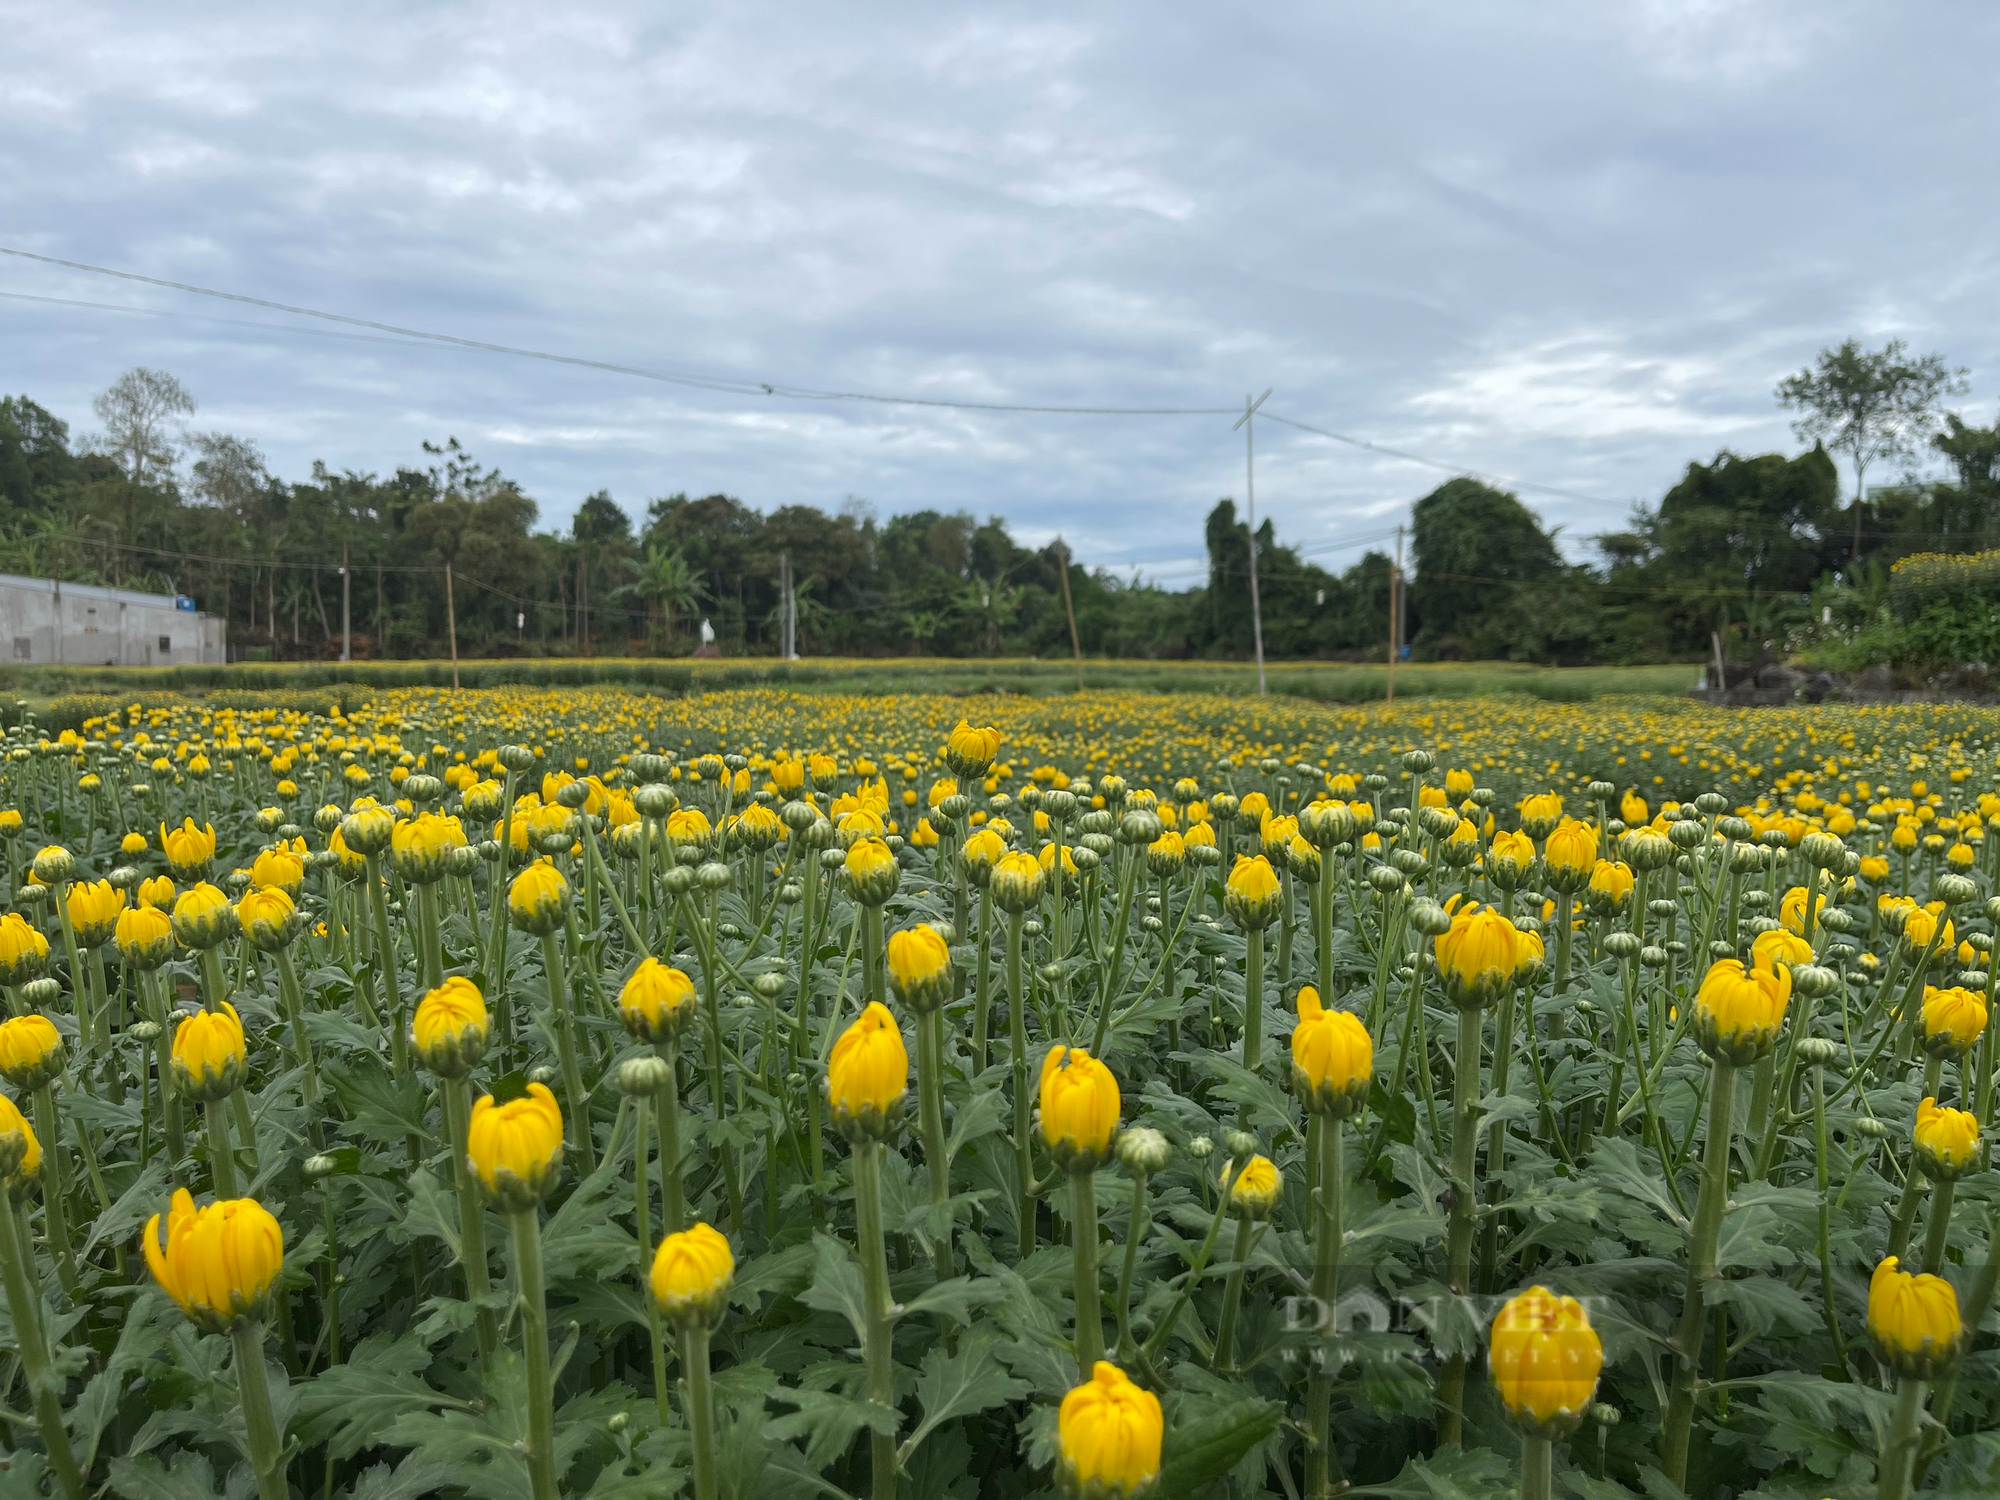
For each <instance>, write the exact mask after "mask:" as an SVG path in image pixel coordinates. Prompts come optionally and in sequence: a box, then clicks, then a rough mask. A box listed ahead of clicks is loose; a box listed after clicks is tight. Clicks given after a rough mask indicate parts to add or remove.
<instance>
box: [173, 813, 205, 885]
mask: <svg viewBox="0 0 2000 1500" xmlns="http://www.w3.org/2000/svg"><path fill="white" fill-rule="evenodd" d="M160 848H161V850H162V851H163V852H164V853H165V854H166V856H167V864H168V866H169V867H170V868H171V869H172V870H173V872H174V879H176V880H184V881H195V880H205V879H207V877H208V867H209V865H210V863H211V862H212V861H213V860H214V859H215V825H214V824H212V823H203V824H201V825H200V826H199V827H197V826H196V825H195V821H194V819H193V818H184V819H182V820H181V826H180V827H178V828H169V827H167V825H166V824H164V823H162V824H161V825H160Z"/></svg>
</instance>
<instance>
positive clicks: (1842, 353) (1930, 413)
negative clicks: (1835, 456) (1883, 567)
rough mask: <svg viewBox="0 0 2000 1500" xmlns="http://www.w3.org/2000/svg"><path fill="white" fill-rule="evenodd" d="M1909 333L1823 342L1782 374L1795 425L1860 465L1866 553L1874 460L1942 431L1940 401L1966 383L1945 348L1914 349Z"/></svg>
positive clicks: (1857, 512) (1905, 452)
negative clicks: (1883, 339) (1832, 344)
mask: <svg viewBox="0 0 2000 1500" xmlns="http://www.w3.org/2000/svg"><path fill="white" fill-rule="evenodd" d="M1909 351H1910V346H1909V344H1908V343H1907V342H1906V341H1905V340H1903V339H1891V340H1889V342H1888V343H1886V344H1884V345H1883V346H1882V347H1881V348H1880V349H1863V348H1862V347H1861V341H1860V340H1859V339H1847V340H1844V341H1843V342H1842V343H1841V344H1840V345H1839V346H1838V347H1837V348H1832V349H1822V350H1820V352H1819V360H1818V362H1817V363H1815V364H1812V365H1808V366H1807V367H1806V368H1805V369H1803V370H1800V371H1799V372H1798V373H1797V374H1795V375H1787V376H1786V377H1785V378H1784V379H1783V380H1781V381H1779V382H1778V389H1777V398H1778V402H1779V404H1780V405H1781V406H1786V407H1790V408H1791V409H1792V410H1794V411H1796V412H1798V413H1799V416H1798V418H1797V419H1796V420H1794V421H1793V423H1792V430H1793V431H1794V432H1795V433H1797V434H1798V436H1799V438H1800V439H1801V440H1802V441H1804V442H1808V443H1824V444H1825V445H1826V446H1827V447H1828V448H1830V449H1832V450H1833V451H1834V452H1835V453H1840V454H1844V455H1846V457H1847V460H1848V462H1849V463H1851V464H1852V465H1853V466H1854V545H1853V549H1852V551H1851V553H1850V554H1849V556H1850V560H1851V561H1855V562H1858V561H1860V558H1861V508H1862V506H1863V504H1864V503H1866V500H1867V490H1866V488H1865V485H1866V481H1867V475H1868V469H1869V466H1870V465H1872V464H1876V463H1880V462H1884V461H1886V460H1889V459H1896V458H1905V459H1907V458H1910V457H1912V456H1913V455H1914V454H1915V453H1916V451H1917V448H1918V446H1919V445H1920V444H1921V443H1923V442H1924V441H1925V440H1927V439H1928V438H1929V437H1930V436H1931V435H1932V434H1933V433H1935V432H1936V431H1937V427H1938V421H1939V415H1938V403H1939V402H1941V401H1943V400H1944V398H1945V397H1946V396H1955V395H1958V394H1960V393H1962V392H1963V391H1964V390H1965V371H1964V370H1962V369H1957V370H1954V369H1952V368H1950V367H1949V366H1947V365H1946V364H1945V362H1944V356H1942V355H1939V354H1925V355H1920V356H1916V357H1912V356H1911V354H1910V352H1909Z"/></svg>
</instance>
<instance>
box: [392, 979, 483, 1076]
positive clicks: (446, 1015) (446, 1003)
mask: <svg viewBox="0 0 2000 1500" xmlns="http://www.w3.org/2000/svg"><path fill="white" fill-rule="evenodd" d="M490 1034H491V1023H490V1021H489V1020H488V1017H487V1014H486V997H485V996H484V995H482V994H481V993H480V992H479V986H478V985H476V984H474V983H473V982H472V981H471V980H470V979H467V978H465V977H464V976H462V975H454V976H452V977H451V978H450V979H447V980H446V981H445V982H444V983H443V984H441V985H439V986H438V987H437V988H436V989H434V990H430V991H428V992H427V993H426V994H425V995H424V998H423V999H422V1000H419V1001H418V1002H417V1010H416V1014H415V1016H413V1017H412V1018H411V1021H410V1042H411V1046H412V1048H413V1049H414V1051H415V1053H416V1057H417V1061H418V1062H420V1063H422V1064H423V1065H424V1067H426V1068H428V1069H429V1070H430V1071H431V1072H433V1073H435V1074H437V1076H438V1077H440V1078H463V1077H464V1076H465V1075H466V1074H467V1073H470V1072H471V1071H472V1070H473V1068H475V1067H476V1066H478V1063H479V1060H480V1058H482V1057H484V1056H485V1055H486V1043H487V1040H488V1038H489V1036H490Z"/></svg>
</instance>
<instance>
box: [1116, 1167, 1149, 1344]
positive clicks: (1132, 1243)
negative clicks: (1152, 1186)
mask: <svg viewBox="0 0 2000 1500" xmlns="http://www.w3.org/2000/svg"><path fill="white" fill-rule="evenodd" d="M1151 1227H1152V1220H1151V1217H1150V1216H1149V1214H1148V1212H1147V1208H1146V1174H1145V1173H1144V1172H1139V1171H1135V1172H1134V1173H1133V1174H1132V1208H1131V1211H1130V1212H1129V1213H1128V1214H1127V1215H1126V1216H1125V1261H1124V1264H1123V1265H1122V1266H1121V1267H1120V1268H1119V1271H1118V1302H1117V1305H1116V1306H1115V1307H1114V1309H1113V1314H1114V1316H1115V1317H1116V1318H1117V1320H1118V1358H1119V1359H1120V1360H1121V1361H1129V1360H1130V1359H1131V1357H1132V1351H1133V1343H1132V1272H1133V1270H1134V1269H1135V1268H1136V1267H1137V1266H1138V1263H1139V1245H1140V1243H1141V1242H1142V1241H1143V1240H1144V1239H1145V1238H1146V1233H1147V1231H1148V1230H1149V1229H1150V1228H1151Z"/></svg>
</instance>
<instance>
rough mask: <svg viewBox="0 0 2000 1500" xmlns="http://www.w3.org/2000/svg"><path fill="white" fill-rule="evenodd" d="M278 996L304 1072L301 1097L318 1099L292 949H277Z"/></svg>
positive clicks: (301, 996) (308, 1102)
mask: <svg viewBox="0 0 2000 1500" xmlns="http://www.w3.org/2000/svg"><path fill="white" fill-rule="evenodd" d="M278 996H279V998H280V999H281V1000H282V1001H283V1002H284V1007H285V1021H286V1024H287V1025H288V1026H289V1027H290V1028H291V1033H292V1048H293V1050H294V1051H295V1052H296V1053H297V1054H298V1060H299V1066H300V1068H302V1069H303V1070H304V1072H305V1100H306V1103H307V1104H308V1105H310V1104H313V1103H315V1102H316V1101H317V1100H318V1098H319V1073H318V1070H317V1069H316V1068H315V1067H314V1065H313V1051H312V1043H311V1042H310V1041H309V1040H307V1038H306V1019H305V999H304V996H303V994H302V993H301V991H300V989H299V971H298V969H297V967H296V966H295V965H294V964H293V963H292V950H291V949H289V948H280V949H279V950H278Z"/></svg>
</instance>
